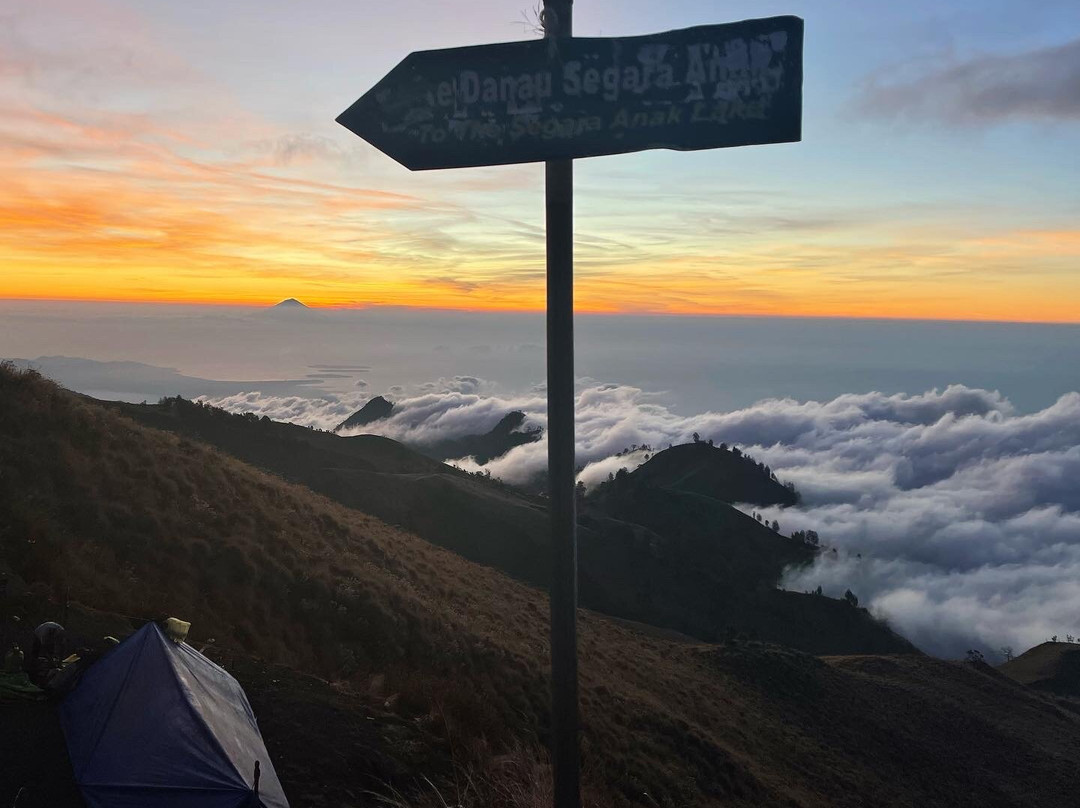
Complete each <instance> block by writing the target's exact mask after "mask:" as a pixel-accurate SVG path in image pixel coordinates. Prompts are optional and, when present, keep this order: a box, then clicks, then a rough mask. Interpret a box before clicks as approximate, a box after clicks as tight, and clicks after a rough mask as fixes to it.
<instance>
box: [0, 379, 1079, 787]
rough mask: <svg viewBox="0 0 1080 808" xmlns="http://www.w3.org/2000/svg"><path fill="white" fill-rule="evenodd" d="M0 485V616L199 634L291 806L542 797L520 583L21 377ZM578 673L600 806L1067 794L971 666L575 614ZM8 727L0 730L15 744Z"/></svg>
mask: <svg viewBox="0 0 1080 808" xmlns="http://www.w3.org/2000/svg"><path fill="white" fill-rule="evenodd" d="M391 456H393V455H391ZM0 468H2V469H3V474H0V526H2V527H0V553H2V557H3V559H4V561H3V564H4V566H5V568H6V569H8V570H9V571H10V574H11V576H12V578H13V580H14V581H16V583H17V586H13V587H12V588H11V590H10V592H9V595H8V597H7V598H6V599H5V601H4V603H3V608H4V609H5V614H8V613H17V614H21V615H23V616H24V620H23V622H24V623H26V624H32V623H33V622H34V621H35V620H36V619H40V618H41V617H45V616H56V615H55V614H53V613H50V612H49V611H48V608H49V604H53V607H52V608H62V607H61V606H58V605H56V604H57V603H58V602H62V601H68V602H69V606H68V614H67V615H66V616H65V618H66V619H69V621H73V624H74V623H76V622H79V621H89V622H90V623H92V627H91V628H87V629H86V631H87V633H88V634H91V635H92V634H94V633H95V632H96V633H97V636H100V634H101V633H103V632H105V631H108V632H110V633H114V632H115V633H123V631H124V627H123V625H122V622H123V621H128V622H129V625H130V624H131V622H130V621H131V618H126V617H121V616H122V615H135V616H140V615H141V616H152V615H156V614H163V613H168V614H175V615H182V616H183V617H185V618H187V619H190V620H192V621H193V623H194V625H195V627H196V628H195V633H194V634H193V640H192V641H193V642H195V643H196V644H198V643H199V642H201V641H205V640H206V639H207V638H209V637H214V638H216V640H217V642H216V644H215V647H216V648H217V649H218V650H217V651H215V652H214V653H215V654H218V655H219V657H218V658H219V659H221V661H222V662H223V663H224V664H225V665H226V666H227V667H229V668H230V670H233V671H234V672H235V673H236V675H237V676H238V677H240V680H241V683H242V684H244V686H245V687H246V688H248V691H249V693H250V695H251V700H252V703H253V704H254V705H255V709H256V711H257V712H258V714H259V716H260V723H261V726H262V728H263V732H264V736H265V737H266V740H267V744H268V746H269V748H270V749H271V752H272V754H274V756H275V758H276V760H275V763H276V765H277V767H278V770H279V771H280V772H283V780H285V782H286V789H287V791H289V790H292V793H294V794H296V795H297V797H296V801H297V804H308V805H318V804H324V805H330V804H335V805H339V804H349V803H350V802H353V803H355V802H358V801H360V800H363V799H366V797H365V796H364V792H365V791H366V790H368V789H375V790H378V789H382V792H381V793H383V794H385V795H387V796H389V797H391V798H394V797H393V793H394V792H391V791H390V790H389V789H390V788H391V787H392V788H394V789H396V791H397V793H398V794H399V795H401V799H403V800H404V804H410V805H418V806H426V805H429V806H436V805H444V804H462V805H468V806H520V807H521V808H524V807H525V806H531V805H536V804H538V803H542V801H543V800H544V799H545V795H544V788H545V784H546V783H547V781H548V775H549V772H548V768H547V762H546V757H545V755H544V753H543V744H544V742H545V741H546V738H547V733H548V728H549V716H548V711H547V703H548V702H547V700H548V676H547V667H548V651H547V649H548V645H547V628H548V626H547V613H548V604H547V602H546V598H545V596H544V594H543V593H542V592H541V591H539V590H538V589H536V588H534V587H531V586H528V585H526V584H523V583H521V582H519V581H516V580H514V579H512V578H510V577H508V576H507V575H505V574H503V573H502V572H500V571H498V570H495V569H492V568H491V567H488V566H484V565H479V564H475V563H471V562H469V561H467V560H464V559H463V558H461V557H460V556H458V555H457V554H455V553H452V552H449V551H447V550H444V549H442V548H439V547H435V546H433V545H432V544H431V543H429V542H427V541H425V540H423V539H421V538H419V537H417V536H415V535H414V534H412V533H409V532H407V531H405V530H402V529H399V528H396V527H393V526H391V525H388V524H386V523H385V522H383V521H381V520H379V519H376V518H374V517H372V516H370V515H367V514H364V513H361V512H359V511H358V510H355V509H349V508H345V507H343V506H341V505H340V504H337V503H335V502H332V501H330V500H328V499H327V498H325V497H323V496H320V495H317V494H314V493H312V492H311V491H310V490H308V489H306V488H304V487H301V486H298V485H295V484H291V483H289V482H286V481H284V480H282V479H280V478H279V477H276V476H273V475H270V474H267V473H265V472H263V471H260V470H257V469H255V468H253V467H251V466H249V465H247V464H244V463H242V462H240V461H238V460H237V459H235V458H233V457H229V456H227V455H225V454H223V453H222V452H220V451H218V450H216V449H213V448H211V447H209V446H207V445H205V444H202V443H200V442H197V441H194V440H192V439H191V438H189V437H185V436H181V435H176V434H172V433H168V432H163V431H160V430H155V429H151V428H148V427H145V426H142V425H140V424H137V423H135V422H134V421H133V420H132V419H130V418H124V417H122V416H121V415H120V414H118V413H117V412H116V411H115V410H114V409H107V408H104V407H101V406H99V405H97V404H94V403H92V402H89V401H86V400H84V399H80V398H78V397H76V396H74V395H72V394H70V393H68V392H66V391H63V390H61V389H59V388H58V387H56V386H55V385H53V384H51V383H49V382H47V381H44V380H42V379H40V378H38V377H36V375H35V374H33V373H20V372H13V371H11V370H9V369H0ZM447 476H448V477H452V476H453V475H447ZM95 616H96V617H95ZM580 653H581V687H582V690H581V692H582V699H581V701H582V722H583V736H582V751H583V761H584V773H585V775H584V776H585V785H586V800H587V804H589V805H591V806H600V807H601V808H603V807H604V806H630V805H642V806H657V805H659V806H665V807H666V806H713V805H724V806H761V805H788V806H802V807H804V808H815V807H816V806H821V807H822V808H824V807H825V806H830V807H831V806H851V807H852V808H854V806H864V805H875V806H886V807H889V806H897V807H899V806H911V805H920V806H955V805H987V806H1046V807H1047V808H1050V806H1062V805H1068V804H1070V803H1071V801H1072V800H1073V799H1074V797H1075V777H1074V775H1073V772H1072V768H1071V767H1070V766H1068V765H1067V763H1066V762H1067V761H1071V760H1075V759H1076V757H1077V755H1078V754H1080V719H1078V716H1077V714H1076V712H1074V711H1072V710H1071V709H1069V704H1070V703H1067V702H1065V701H1062V700H1059V699H1057V698H1055V697H1052V696H1049V695H1045V694H1042V693H1039V692H1037V691H1034V690H1031V689H1030V688H1025V687H1024V686H1022V685H1020V684H1017V683H1015V682H1013V681H1011V680H1010V679H1008V678H1007V677H1004V676H1001V675H1000V674H997V673H996V672H994V671H993V670H991V669H988V668H986V666H980V665H971V664H968V663H948V662H942V661H938V660H933V659H930V658H927V657H925V656H922V655H917V654H907V655H891V656H866V655H862V656H843V657H814V656H810V655H808V654H805V653H801V652H799V651H795V650H792V649H789V648H784V647H781V646H777V645H774V644H767V643H760V642H748V641H744V640H739V641H734V640H732V641H728V642H724V643H719V644H704V643H700V642H696V641H691V640H689V639H688V638H679V637H677V636H675V635H674V634H671V633H664V632H657V631H654V630H642V629H639V628H637V627H635V626H632V625H628V624H626V623H620V622H617V621H614V620H612V619H610V618H607V617H604V616H601V615H598V614H596V613H595V612H589V611H583V612H582V614H581V633H580ZM306 676H314V677H317V679H305V678H304V677H306ZM319 679H321V680H323V681H318V680H319ZM327 681H332V682H334V684H333V685H330V684H327ZM305 682H306V684H305ZM0 709H6V708H0ZM9 715H13V713H12V714H9ZM31 720H32V719H31ZM357 722H361V723H362V724H363V725H364V726H362V727H357V726H356V723H357ZM38 725H40V723H39V724H38ZM14 726H15V725H14V724H12V723H10V722H5V723H4V724H3V725H2V726H0V735H4V734H5V733H11V732H15V733H16V735H17V736H18V738H19V741H18V742H16V745H18V743H19V742H22V743H24V742H25V737H24V736H22V735H18V732H19V730H18V729H12V727H14ZM5 737H6V738H7V740H5V743H6V744H7V747H10V746H11V745H12V744H11V743H10V738H9V737H8V736H5ZM305 739H309V740H310V743H311V748H310V749H308V750H305V749H304V748H303V745H304V741H305ZM319 744H322V745H321V746H320V745H319ZM7 747H5V748H7ZM334 750H340V751H334ZM350 761H351V762H352V763H353V764H355V769H354V767H353V765H350ZM55 765H56V766H62V760H61V761H60V762H56V763H55ZM2 768H4V776H3V778H0V786H3V788H4V789H10V788H11V787H12V785H13V784H14V785H17V783H16V782H15V781H16V780H17V778H18V776H19V775H18V774H17V773H13V770H12V769H10V768H7V767H2ZM425 777H426V778H428V779H429V780H430V781H431V783H430V784H429V783H428V782H426V781H425V780H424V779H423V778H425ZM433 788H437V789H438V790H439V792H440V794H439V795H435V794H434V793H433ZM350 793H351V794H353V795H354V796H352V797H349V796H348V795H349V794H350ZM12 799H13V795H12V794H11V793H10V791H7V790H0V800H2V801H6V803H10V802H11V801H12ZM444 801H445V802H444ZM53 808H67V806H65V805H63V804H57V805H54V806H53Z"/></svg>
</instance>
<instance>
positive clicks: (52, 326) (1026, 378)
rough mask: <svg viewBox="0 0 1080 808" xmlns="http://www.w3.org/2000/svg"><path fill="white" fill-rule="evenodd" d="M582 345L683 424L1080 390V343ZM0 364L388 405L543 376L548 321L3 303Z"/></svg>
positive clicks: (508, 389)
mask: <svg viewBox="0 0 1080 808" xmlns="http://www.w3.org/2000/svg"><path fill="white" fill-rule="evenodd" d="M576 328H577V335H576V336H577V373H578V375H579V376H580V377H585V378H588V379H593V380H596V381H598V382H610V383H616V384H621V385H629V386H633V387H639V388H641V389H643V390H646V391H648V392H651V393H662V394H663V397H662V398H663V401H664V402H665V403H666V404H667V405H668V406H670V407H672V408H674V409H676V410H678V411H680V412H683V413H687V414H690V413H695V412H703V411H707V410H712V411H726V410H732V409H737V408H740V407H745V406H748V405H750V404H752V403H754V402H756V401H759V400H761V399H765V398H777V397H780V398H783V397H791V398H795V399H797V400H800V401H805V400H822V401H824V400H830V399H832V398H835V397H836V396H837V395H840V394H842V393H849V392H869V391H879V392H884V393H897V392H907V393H917V392H922V391H925V390H930V389H933V388H935V387H936V388H944V387H945V386H947V385H949V384H964V385H967V386H969V387H977V388H984V389H989V390H998V391H1000V392H1001V393H1002V394H1004V395H1005V396H1006V397H1007V398H1008V399H1009V400H1010V401H1011V402H1012V403H1013V405H1014V406H1015V407H1016V408H1017V409H1018V410H1020V411H1023V412H1033V411H1036V410H1039V409H1042V408H1044V407H1046V406H1048V405H1050V404H1051V403H1053V402H1054V401H1055V400H1057V398H1058V397H1059V396H1061V395H1062V394H1064V393H1066V392H1069V391H1072V390H1076V389H1078V388H1080V373H1078V371H1077V368H1080V326H1071V325H1039V324H1034V325H1029V324H1003V323H957V322H924V321H896V320H893V321H887V320H840V319H812V318H757V317H755V318H733V317H658V316H595V315H594V316H579V317H578V319H577V326H576ZM0 356H7V357H21V358H25V359H36V358H38V357H43V356H65V357H83V358H87V359H92V360H97V361H103V360H108V361H127V362H138V363H143V364H145V365H150V366H156V368H154V369H151V370H148V369H145V368H138V367H135V366H128V367H120V366H113V367H111V368H108V369H105V368H97V369H94V368H93V367H91V366H89V365H86V364H84V365H82V366H80V367H75V366H74V365H73V364H72V363H66V364H65V363H63V362H60V361H57V360H53V361H51V362H43V363H42V365H43V367H44V368H45V369H46V370H47V371H49V372H51V373H53V374H54V375H56V376H57V378H59V380H60V381H62V382H65V383H67V384H70V385H71V386H74V387H76V388H77V389H83V390H89V389H96V390H103V389H104V390H110V391H114V392H115V393H116V394H117V397H125V398H129V399H136V400H141V399H142V398H147V399H153V398H155V397H157V396H160V395H171V394H175V393H183V394H185V395H199V394H200V393H205V394H215V395H224V394H227V393H230V392H233V393H235V392H247V391H251V390H252V389H253V387H252V385H251V384H250V382H258V383H260V391H261V392H267V393H269V392H270V391H271V390H270V388H272V389H273V393H274V394H285V393H290V394H295V395H300V396H305V397H312V396H318V395H321V394H324V393H326V392H332V393H339V394H340V393H345V392H353V393H356V392H361V391H362V392H365V393H367V394H370V395H374V394H377V393H389V394H390V395H391V396H392V395H394V394H397V395H402V394H404V393H406V392H410V391H414V390H415V389H416V386H417V385H420V384H424V383H428V382H432V381H434V380H437V379H439V378H450V377H454V376H470V377H475V378H478V379H481V380H484V381H485V382H486V383H487V384H488V385H489V387H490V388H491V389H492V390H494V391H497V392H500V393H503V394H512V393H520V392H523V391H525V390H528V389H529V388H531V387H533V386H534V385H537V384H540V383H542V382H543V380H544V376H545V365H544V321H543V317H542V316H540V315H534V314H502V313H498V314H482V313H473V312H445V311H418V310H398V309H370V310H353V311H326V310H320V311H300V312H291V311H290V312H274V311H267V310H265V309H250V308H234V307H214V308H210V307H191V306H152V305H133V304H74V303H39V302H20V301H0ZM159 368H165V369H174V370H175V372H174V373H169V372H167V371H160V372H156V373H155V372H153V371H154V370H156V369H159ZM223 383H224V384H223ZM201 388H205V389H201ZM397 388H403V389H401V390H399V389H397Z"/></svg>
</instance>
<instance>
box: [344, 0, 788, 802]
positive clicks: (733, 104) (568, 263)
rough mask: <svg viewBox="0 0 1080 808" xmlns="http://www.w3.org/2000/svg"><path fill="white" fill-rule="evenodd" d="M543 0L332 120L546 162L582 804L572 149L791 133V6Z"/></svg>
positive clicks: (564, 796)
mask: <svg viewBox="0 0 1080 808" xmlns="http://www.w3.org/2000/svg"><path fill="white" fill-rule="evenodd" d="M572 3H573V0H544V16H543V23H544V31H545V38H544V39H543V40H533V41H527V42H509V43H505V44H499V45H481V46H478V47H471V48H451V49H447V50H436V51H418V52H416V53H413V54H410V55H409V56H407V57H406V58H405V60H404V61H402V62H401V63H400V64H399V65H398V66H397V67H395V68H394V69H393V70H391V71H390V73H389V74H388V75H387V76H386V77H384V78H383V79H382V81H380V82H379V83H378V84H377V85H375V87H374V88H373V89H371V90H370V91H369V92H367V93H366V94H365V95H364V96H362V97H361V98H360V99H359V100H358V101H357V102H356V103H355V104H353V105H352V106H351V107H349V108H348V109H347V110H345V112H343V113H342V114H341V115H340V116H339V117H338V122H339V123H341V124H342V125H343V126H345V127H347V128H348V129H349V130H351V131H352V132H354V133H356V134H357V135H359V136H360V137H362V138H363V139H364V140H366V141H368V142H369V143H371V144H372V145H373V146H375V147H376V148H378V149H380V150H381V151H383V152H385V153H386V154H387V155H389V156H390V157H392V158H393V159H395V160H397V161H398V162H399V163H401V164H402V165H404V166H405V167H406V168H409V169H412V170H420V169H434V168H465V167H469V166H491V165H504V164H509V163H530V162H541V161H543V162H546V163H547V165H546V194H547V279H548V287H547V351H548V366H547V367H548V371H547V372H548V480H549V486H548V487H549V497H550V503H551V544H552V555H553V565H552V579H551V681H552V699H551V700H552V704H551V716H552V726H551V759H552V764H553V772H554V794H555V806H556V808H577V806H578V805H579V804H580V793H579V760H578V690H577V517H576V514H575V506H574V476H575V463H574V330H573V329H574V321H573V315H574V294H573V276H574V250H573V176H574V175H573V160H574V159H576V158H580V157H594V156H598V155H604V154H622V153H626V152H634V151H642V150H644V149H679V150H683V151H690V150H697V149H715V148H721V147H726V146H748V145H756V144H763V143H787V142H793V141H798V140H800V139H801V137H802V42H803V21H802V20H801V19H799V18H798V17H772V18H769V19H762V20H746V21H743V22H738V23H731V24H727V25H707V26H700V27H697V28H686V29H683V30H680V31H668V32H666V33H663V34H653V35H650V36H638V37H616V38H602V39H601V38H576V37H573V23H572V8H573V7H572Z"/></svg>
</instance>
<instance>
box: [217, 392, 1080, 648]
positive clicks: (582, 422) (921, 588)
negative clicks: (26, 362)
mask: <svg viewBox="0 0 1080 808" xmlns="http://www.w3.org/2000/svg"><path fill="white" fill-rule="evenodd" d="M493 389H494V388H493V387H492V386H491V385H488V384H487V383H486V382H484V381H483V380H481V379H475V378H471V377H454V378H453V379H441V380H439V381H438V382H435V383H431V384H427V385H423V386H421V387H418V388H416V389H414V390H412V391H405V390H400V389H399V390H397V391H394V392H396V393H397V394H398V395H397V397H396V399H395V400H397V401H398V406H397V407H396V409H395V413H394V414H393V415H392V416H391V417H390V418H388V419H386V420H385V421H382V422H379V423H377V424H372V425H370V426H369V427H367V428H366V431H373V432H378V433H379V434H384V435H386V436H388V437H392V438H396V439H399V440H403V441H407V442H413V443H427V442H432V441H435V440H439V439H443V438H449V437H458V436H461V435H465V434H476V433H480V432H486V431H487V430H489V429H491V428H492V427H493V426H494V425H495V423H496V422H497V421H498V420H499V419H500V418H501V417H502V416H503V415H505V414H506V413H507V412H509V411H511V410H522V411H524V412H525V413H526V414H527V415H528V419H527V424H528V425H540V426H544V425H546V413H545V406H546V402H545V397H544V392H543V390H542V389H539V388H537V389H533V390H531V391H528V392H526V393H523V394H519V395H500V394H497V393H495V392H493ZM366 397H367V396H365V395H359V394H358V395H356V396H355V397H345V398H333V399H299V398H295V397H273V396H262V395H260V394H258V393H249V394H244V395H242V396H232V397H228V398H222V399H216V400H214V401H213V402H212V403H215V404H217V405H219V406H224V407H226V408H227V409H230V410H234V411H254V412H256V413H258V414H260V415H263V414H265V415H269V416H270V417H271V418H278V419H282V420H290V421H294V422H298V423H304V424H307V425H311V426H315V427H319V428H331V427H332V426H334V425H336V424H337V423H339V422H340V421H341V420H343V419H344V418H345V417H346V416H347V415H348V414H349V413H350V412H352V411H353V410H355V409H357V408H358V407H359V406H360V405H361V404H362V403H363V401H364V400H365V399H366ZM577 430H578V460H579V464H580V465H582V466H583V471H582V473H581V479H583V480H584V481H585V482H586V484H588V485H593V484H595V483H597V482H599V481H600V480H602V479H604V478H606V477H607V475H608V474H609V473H610V472H613V471H616V470H617V469H618V468H620V467H624V466H625V467H633V466H635V465H637V464H639V463H640V462H642V461H643V459H644V454H645V452H644V451H637V452H632V453H630V454H628V455H624V456H621V457H620V456H616V455H617V454H618V453H619V452H621V451H622V450H624V449H626V448H628V447H630V446H633V445H635V444H636V445H638V446H641V445H645V444H648V445H651V446H652V447H655V448H657V449H659V448H663V447H666V446H667V445H668V444H669V443H681V442H685V441H688V440H690V439H691V436H692V434H693V433H695V432H697V433H699V434H700V435H701V436H702V437H703V438H712V439H714V440H715V441H716V442H721V441H722V442H726V443H729V444H733V445H737V446H739V447H740V448H742V449H744V450H745V451H747V452H749V453H750V454H751V455H753V456H754V457H755V458H756V459H758V460H762V461H764V462H765V463H767V464H768V465H769V466H771V467H772V469H773V470H774V471H775V472H776V473H777V474H778V475H779V477H780V478H781V479H783V480H791V481H793V482H794V483H795V484H796V486H797V487H798V488H799V490H800V491H801V492H802V494H803V503H802V505H801V506H800V507H798V508H788V509H786V510H782V509H778V508H774V509H765V510H764V513H765V516H766V517H767V518H768V519H770V520H771V519H776V520H778V521H779V522H780V525H781V529H782V530H783V532H785V533H789V532H791V531H793V530H801V529H806V528H813V529H814V530H817V531H818V533H819V534H820V535H821V537H822V541H823V543H824V544H826V545H827V546H828V547H829V548H830V549H829V551H828V552H826V553H824V554H822V556H821V558H820V560H819V561H818V562H817V563H816V564H814V565H813V566H812V567H809V568H807V569H803V570H798V571H793V572H791V573H790V574H789V576H788V578H787V579H786V580H785V582H784V585H785V586H787V587H788V588H792V589H799V590H804V589H813V588H816V587H817V586H818V585H821V586H822V587H823V589H824V590H825V592H826V593H827V594H833V595H839V594H842V593H843V591H844V590H845V589H847V588H851V589H852V590H853V591H855V592H856V594H857V595H858V596H859V597H860V599H861V601H862V603H863V604H864V605H867V606H869V607H870V608H871V609H872V610H873V611H874V612H875V613H877V614H879V615H881V616H882V617H885V618H887V619H888V620H889V621H890V622H891V623H892V624H893V625H894V627H895V628H896V629H897V630H899V631H900V632H901V633H903V634H904V635H905V636H907V637H909V638H910V639H911V640H912V641H914V642H915V643H916V644H918V645H919V646H920V647H922V648H924V649H925V650H927V651H929V652H931V653H935V654H939V655H943V656H958V655H961V654H962V653H963V651H964V650H966V649H967V648H972V647H978V648H981V649H982V650H983V651H984V653H987V654H994V653H996V652H997V650H998V649H999V648H1000V647H1001V646H1005V645H1009V646H1013V647H1014V648H1016V650H1017V651H1020V650H1022V649H1024V648H1026V647H1028V646H1030V645H1032V644H1035V643H1038V642H1041V641H1042V640H1043V639H1045V638H1047V637H1049V636H1051V635H1053V634H1058V635H1061V636H1064V635H1065V634H1066V633H1070V634H1077V635H1080V486H1077V485H1076V484H1075V481H1076V480H1077V479H1080V393H1069V394H1067V395H1064V396H1062V397H1061V398H1060V399H1059V400H1058V401H1057V402H1056V403H1054V404H1053V405H1051V406H1049V407H1047V408H1045V409H1043V410H1041V411H1039V412H1035V413H1031V414H1023V415H1021V414H1017V413H1016V411H1015V410H1014V408H1013V407H1012V405H1011V404H1010V403H1009V401H1008V400H1006V399H1005V398H1004V397H1003V396H1001V395H1000V394H999V393H996V392H992V391H987V390H980V389H973V388H968V387H964V386H960V385H955V386H950V387H948V388H946V389H944V390H940V391H939V390H932V391H929V392H926V393H922V394H918V395H906V394H897V395H887V394H884V393H879V392H870V393H862V394H845V395H841V396H838V397H837V398H834V399H832V400H831V401H824V402H816V401H807V402H800V401H795V400H792V399H769V400H765V401H761V402H759V403H757V404H755V405H753V406H751V407H747V408H744V409H740V410H735V411H732V412H726V413H715V412H706V413H701V414H697V415H690V416H684V415H679V414H677V413H674V412H672V411H671V410H670V409H668V408H667V407H666V406H665V405H664V404H663V402H662V399H661V398H660V397H659V396H657V395H654V394H650V393H647V392H645V391H643V390H641V389H638V388H634V387H629V386H624V385H610V384H596V383H594V382H592V381H591V380H583V382H582V383H581V384H580V385H579V390H578V400H577ZM546 462H547V446H546V442H544V441H540V442H538V443H533V444H527V445H524V446H519V447H516V448H515V449H513V450H511V451H510V452H509V453H507V454H506V455H504V456H503V457H500V458H497V459H495V460H493V461H491V462H490V463H488V464H487V465H486V466H485V467H484V468H486V469H488V470H490V471H491V473H492V474H493V475H495V476H497V477H501V478H503V479H505V480H507V481H508V482H523V481H525V480H528V479H530V478H534V477H535V476H536V475H538V474H541V473H542V472H543V470H544V468H545V465H546ZM457 463H458V465H460V466H462V467H464V468H468V469H470V470H475V469H477V468H479V466H477V465H476V463H475V462H474V461H472V460H471V459H469V458H463V459H461V460H459V461H457ZM833 548H835V551H836V552H832V550H833Z"/></svg>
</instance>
